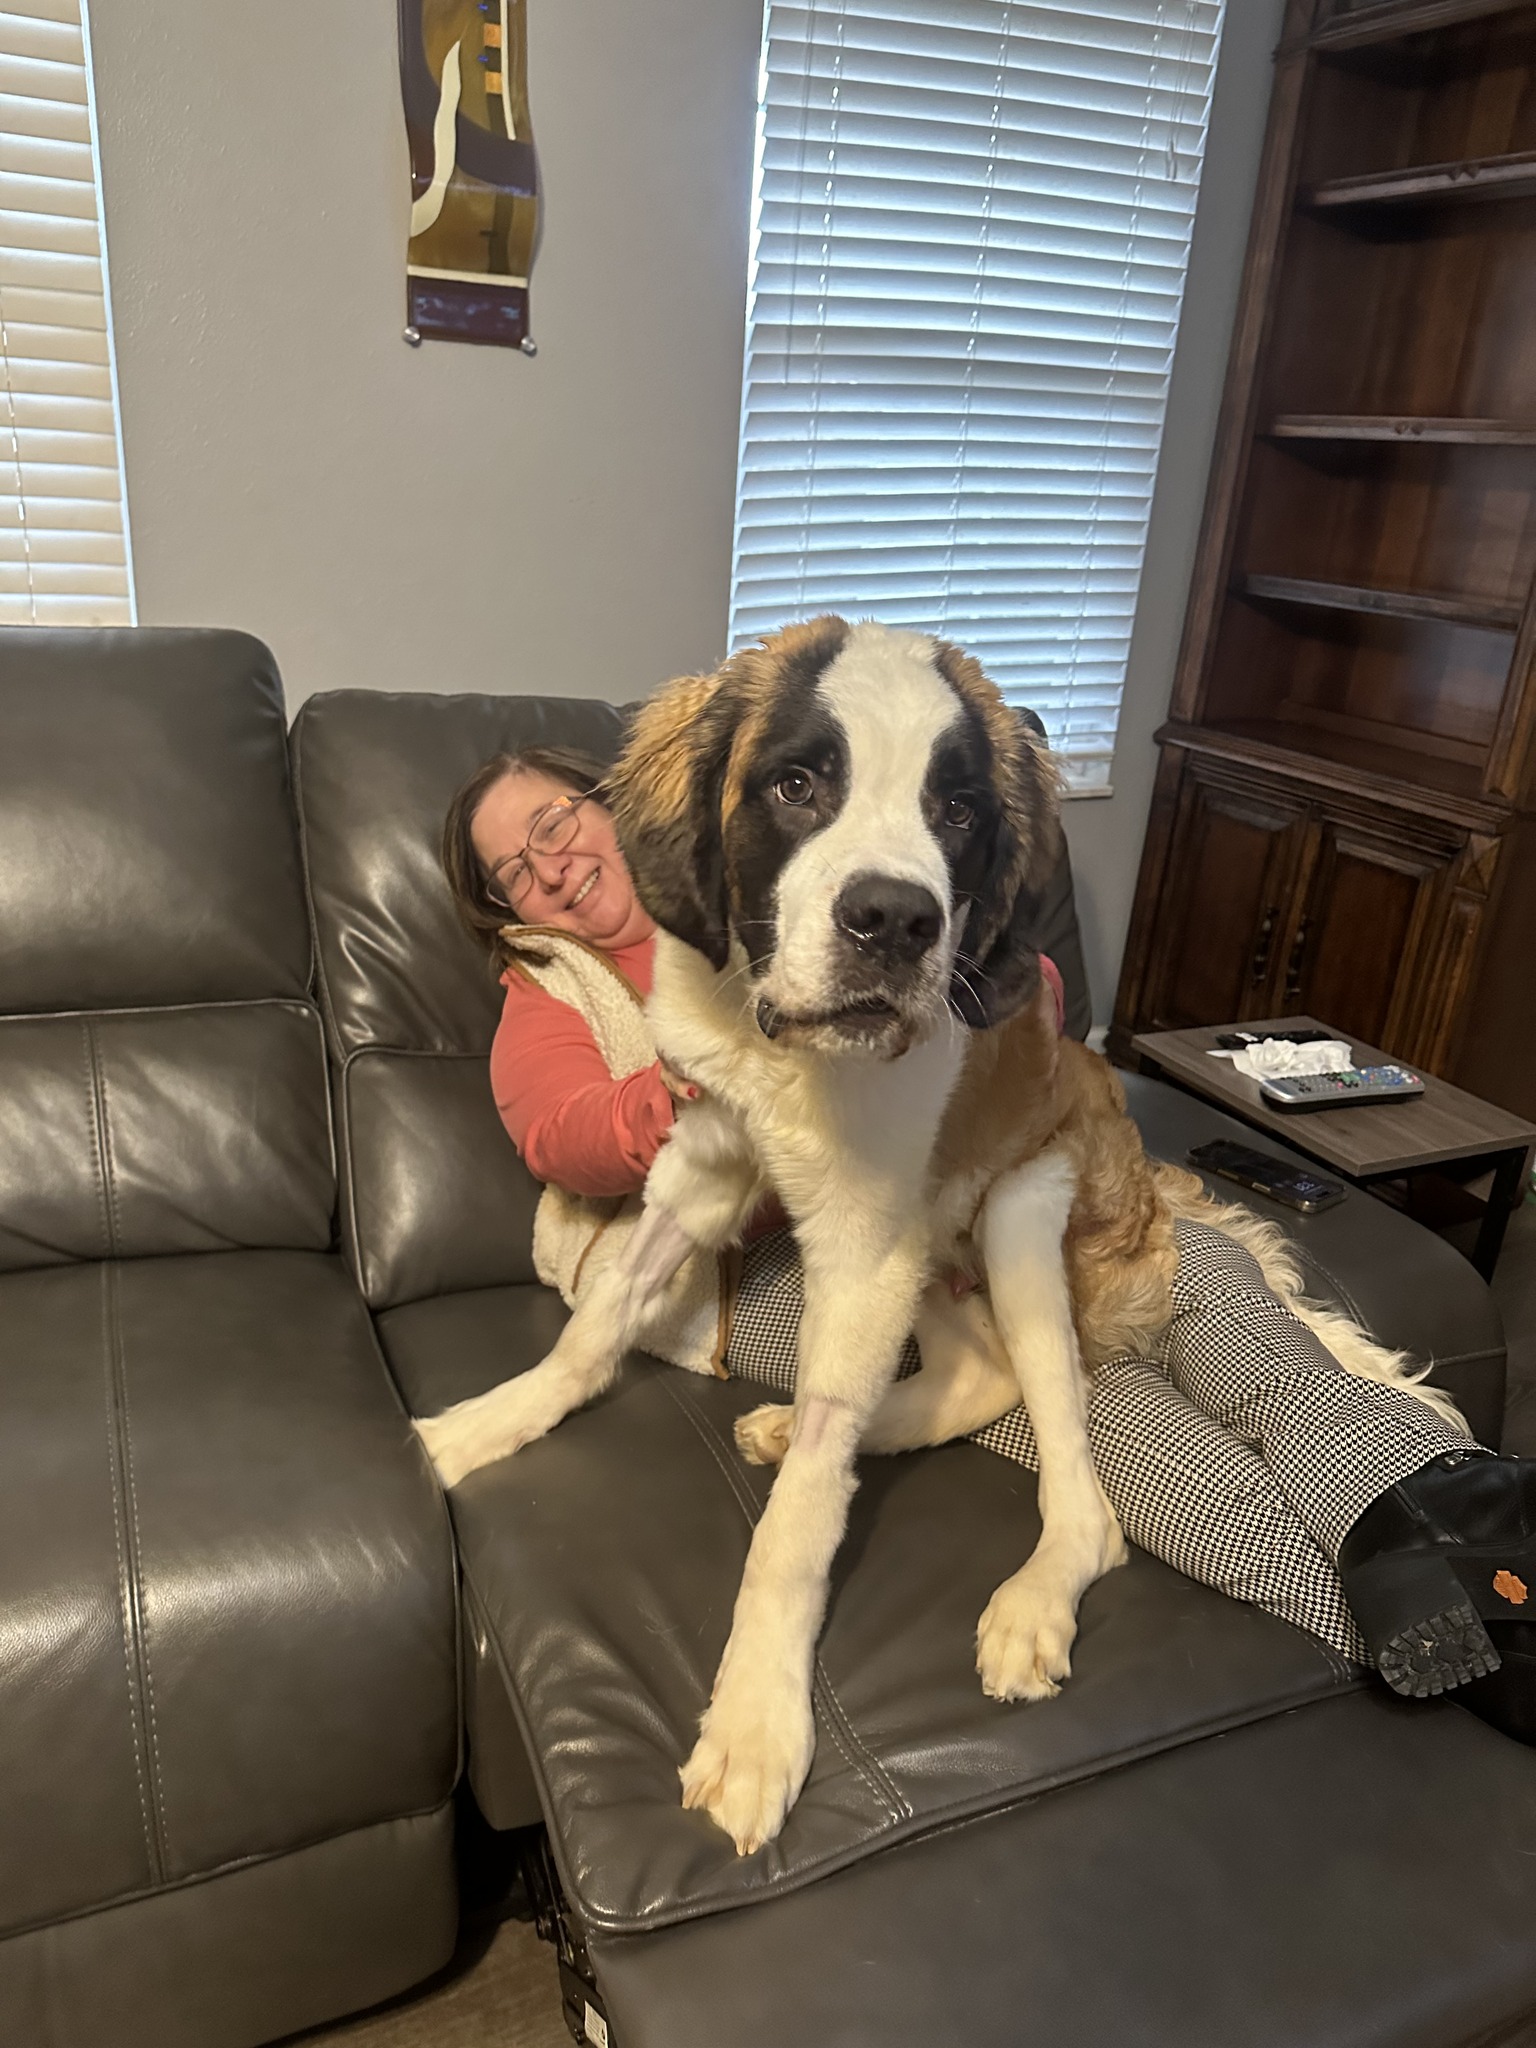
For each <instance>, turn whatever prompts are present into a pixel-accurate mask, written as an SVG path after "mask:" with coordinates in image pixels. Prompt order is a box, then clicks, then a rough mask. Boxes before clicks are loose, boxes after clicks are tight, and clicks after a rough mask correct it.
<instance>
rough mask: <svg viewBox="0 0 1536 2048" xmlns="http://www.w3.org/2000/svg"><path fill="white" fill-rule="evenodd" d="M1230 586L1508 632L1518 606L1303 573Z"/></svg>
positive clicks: (1375, 614)
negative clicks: (1332, 580)
mask: <svg viewBox="0 0 1536 2048" xmlns="http://www.w3.org/2000/svg"><path fill="white" fill-rule="evenodd" d="M1234 588H1235V589H1237V590H1238V591H1240V592H1241V593H1242V595H1243V596H1244V597H1256V598H1263V599H1265V600H1267V601H1268V602H1270V603H1274V604H1294V605H1306V606H1309V607H1311V608H1312V609H1315V610H1320V611H1335V612H1357V613H1363V614H1366V615H1367V616H1369V617H1372V618H1387V619H1419V620H1429V621H1432V622H1433V623H1435V624H1437V625H1445V626H1476V627H1478V628H1480V629H1481V630H1483V631H1485V632H1492V633H1513V632H1514V631H1515V630H1516V628H1517V627H1518V626H1519V624H1520V620H1521V617H1522V616H1523V613H1524V609H1525V608H1524V606H1523V605H1519V604H1507V603H1501V602H1500V601H1499V600H1498V599H1497V598H1491V597H1443V596H1432V595H1430V594H1428V593H1425V592H1420V591H1416V590H1373V589H1370V588H1368V587H1367V586H1366V585H1364V584H1358V583H1320V582H1313V581H1311V580H1310V579H1308V578H1306V577H1303V576H1242V577H1239V579H1238V580H1237V582H1236V584H1235V585H1234Z"/></svg>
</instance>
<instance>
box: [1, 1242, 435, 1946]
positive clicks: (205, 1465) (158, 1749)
mask: <svg viewBox="0 0 1536 2048" xmlns="http://www.w3.org/2000/svg"><path fill="white" fill-rule="evenodd" d="M0 1329H3V1331H4V1346H3V1356H0V1641H3V1642H4V1643H5V1644H6V1645H7V1648H6V1652H5V1655H4V1656H0V1727H3V1728H4V1729H5V1741H4V1743H3V1745H0V1841H3V1842H4V1844H5V1853H4V1855H3V1856H0V1932H5V1931H11V1930H15V1929H18V1928H21V1927H26V1926H30V1925H37V1924H39V1923H41V1922H43V1921H46V1920H49V1919H52V1918H56V1917H57V1916H59V1915H63V1914H68V1913H72V1912H78V1911H81V1910H83V1909H85V1908H88V1907H94V1906H98V1905H101V1904H103V1903H106V1902H108V1901H111V1900H117V1899H122V1898H125V1897H129V1896H133V1895H136V1894H138V1893H141V1892H144V1891H147V1890H152V1889H157V1888H159V1887H161V1886H163V1885H166V1884H172V1883H176V1882H180V1881H183V1880H186V1879H188V1878H191V1877H193V1876H196V1875H199V1874H201V1873H205V1872H208V1871H211V1870H215V1869H218V1868H220V1867H223V1866H226V1865H229V1864H231V1863H233V1862H236V1861H239V1860H243V1859H251V1858H257V1857H262V1856H271V1855H274V1854H277V1853H278V1852H280V1851H283V1850H287V1849H291V1848H294V1847H296V1846H298V1845H300V1844H303V1843H308V1842H316V1841H319V1840H321V1839H323V1838H325V1837H327V1836H331V1835H337V1834H341V1833H344V1832H346V1831H349V1830H352V1829H355V1828H359V1827H363V1826H366V1825H369V1824H371V1823H375V1822H378V1821H382V1820H387V1819H392V1818H395V1817H398V1816H400V1815H402V1814H407V1813H412V1812H427V1811H430V1810H433V1809H435V1808H437V1807H438V1806H440V1805H441V1803H442V1801H443V1800H444V1799H445V1797H446V1796H447V1793H448V1790H449V1787H450V1786H451V1784H452V1782H453V1778H454V1775H455V1770H456V1747H457V1720H458V1716H457V1677H456V1636H455V1601H454V1563H453V1556H452V1549H451V1545H450V1542H449V1538H448V1529H447V1524H446V1518H445V1516H444V1513H443V1507H442V1501H441V1497H440V1495H439V1494H438V1492H437V1490H436V1488H435V1486H434V1484H433V1481H432V1477H431V1473H430V1471H429V1469H428V1467H427V1465H426V1462H425V1459H424V1457H423V1455H422V1453H421V1451H420V1448H419V1446H418V1444H417V1442H416V1440H415V1438H414V1437H413V1435H412V1433H411V1431H410V1428H409V1426H408V1424H407V1422H406V1420H405V1417H404V1415H403V1414H402V1412H401V1410H400V1406H399V1403H398V1400H397V1399H396V1396H395V1394H394V1391H393V1389H392V1388H391V1386H390V1384H389V1381H388V1377H387V1375H386V1373H385V1371H384V1368H383V1363H382V1361H381V1359H380V1357H379V1353H378V1350H377V1347H376V1344H375V1342H374V1339H373V1334H372V1331H371V1329H370V1327H369V1323H368V1318H367V1315H366V1313H365V1311H364V1310H363V1308H362V1305H361V1303H360V1302H359V1301H358V1299H357V1295H356V1292H355V1290H354V1288H353V1286H352V1283H351V1281H350V1279H349V1278H348V1276H347V1273H346V1270H345V1268H344V1266H343V1265H342V1264H341V1262H340V1260H338V1259H335V1258H332V1257H328V1256H326V1255H323V1254H316V1253H306V1252H273V1251H252V1252H232V1253H213V1254H210V1255H207V1256H204V1257H186V1258H168V1259H142V1260H134V1261H131V1262H128V1263H124V1264H116V1263H109V1264H102V1265H91V1266H64V1267H55V1268H52V1269H51V1270H47V1271H41V1272H31V1273H15V1274H10V1275H7V1276H5V1277H4V1278H0Z"/></svg>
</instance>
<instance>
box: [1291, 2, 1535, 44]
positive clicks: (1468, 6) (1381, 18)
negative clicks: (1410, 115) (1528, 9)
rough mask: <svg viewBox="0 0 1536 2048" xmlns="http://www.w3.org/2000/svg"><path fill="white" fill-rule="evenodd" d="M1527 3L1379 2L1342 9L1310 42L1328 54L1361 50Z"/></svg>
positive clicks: (1514, 11)
mask: <svg viewBox="0 0 1536 2048" xmlns="http://www.w3.org/2000/svg"><path fill="white" fill-rule="evenodd" d="M1527 4H1528V0H1379V4H1377V5H1374V6H1362V7H1344V8H1340V9H1339V10H1338V11H1337V12H1336V13H1334V14H1332V15H1331V16H1328V17H1326V18H1325V19H1324V20H1323V22H1322V25H1321V26H1320V27H1318V28H1314V29H1313V30H1312V32H1311V37H1310V42H1311V47H1312V48H1313V49H1314V50H1320V51H1323V52H1325V53H1326V52H1328V51H1333V50H1361V49H1365V48H1368V47H1369V46H1370V45H1371V44H1373V43H1386V42H1397V41H1398V40H1400V39H1401V38H1402V37H1404V36H1416V35H1426V34H1428V33H1429V32H1430V31H1431V30H1433V29H1444V28H1455V27H1458V26H1460V25H1461V24H1462V23H1464V22H1473V21H1484V20H1486V19H1487V18H1488V17H1489V16H1490V15H1496V14H1517V13H1519V12H1520V10H1521V9H1522V8H1523V7H1524V6H1526V5H1527Z"/></svg>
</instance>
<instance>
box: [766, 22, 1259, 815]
mask: <svg viewBox="0 0 1536 2048" xmlns="http://www.w3.org/2000/svg"><path fill="white" fill-rule="evenodd" d="M1221 19H1222V0H1082V4H1079V5H1075V6H1074V5H1070V4H1059V5H1054V6H1027V5H1021V4H1010V0H813V4H810V5H799V6H794V5H789V4H784V0H768V4H767V9H766V19H765V28H764V44H763V62H762V69H761V75H760V106H759V117H758V138H757V166H756V180H755V187H754V200H753V237H752V269H751V279H750V290H749V299H748V311H747V351H746V375H745V386H744V395H743V404H742V429H741V460H740V472H739V483H738V495H737V515H736V553H735V563H734V570H733V576H732V592H731V636H732V644H733V645H737V646H739V645H741V644H742V643H743V642H745V641H748V640H751V639H753V638H755V637H756V635H758V634H759V633H762V632H766V631H768V630H770V629H771V628H773V627H775V626H778V625H780V624H782V623H783V622H785V621H786V620H789V619H794V618H806V617H810V616H813V615H814V614H815V613H817V612H819V611H840V612H843V613H845V614H847V615H849V616H851V617H874V618H879V619H883V620H885V621H887V622H888V623H891V624H907V625H912V626H916V627H921V628H924V629H926V630H931V631H935V632H940V633H943V634H945V635H947V636H948V637H950V638H952V639H954V640H957V641H959V642H960V643H961V645H963V646H964V647H966V648H967V649H968V650H969V651H970V652H972V653H974V654H975V655H977V656H978V657H979V658H980V659H981V661H982V662H983V664H984V665H985V666H986V668H987V669H988V672H989V673H990V674H991V675H992V676H993V677H994V678H995V679H996V681H997V682H998V683H999V684H1001V685H1002V687H1003V689H1004V690H1005V692H1006V693H1007V695H1008V696H1009V698H1010V699H1012V700H1013V701H1015V702H1017V703H1020V704H1028V705H1031V706H1032V707H1033V708H1034V709H1035V710H1036V711H1038V712H1039V713H1040V715H1041V717H1042V718H1043V719H1044V721H1045V723H1046V726H1047V728H1048V730H1049V732H1050V735H1051V738H1052V741H1053V743H1054V744H1055V745H1056V747H1057V748H1058V749H1059V750H1060V751H1061V753H1062V755H1063V757H1064V759H1065V761H1066V763H1067V767H1068V772H1069V775H1070V777H1071V779H1072V782H1073V784H1074V786H1075V787H1077V788H1078V789H1081V790H1083V791H1085V792H1086V791H1091V790H1101V791H1104V790H1107V789H1108V786H1109V768H1110V759H1111V755H1112V753H1113V749H1114V736H1115V727H1116V723H1117V720H1118V716H1119V704H1120V694H1121V690H1122V687H1123V685H1124V681H1125V665H1126V654H1127V650H1128V648H1129V644H1130V635H1131V623H1132V616H1133V613H1134V610H1135V605H1136V592H1137V585H1138V582H1139V579H1140V573H1141V562H1142V554H1143V549H1144V544H1145V540H1146V530H1147V515H1148V510H1149V506H1150V502H1151V496H1152V485H1153V478H1154V473H1155V470H1156V466H1157V455H1158V446H1159V442H1160V440H1161V437H1162V426H1163V412H1164V404H1165V400H1166V396H1167V388H1168V371H1169V365H1170V362H1171V359H1172V355H1173V346H1174V340H1175V337H1176V334H1177V331H1178V322H1179V306H1180V301H1181V298H1182V295H1183V289H1184V272H1185V265H1186V259H1187V257H1188V252H1189V237H1190V227H1191V223H1192V220H1193V216H1194V208H1195V196H1196V191H1197V188H1198V184H1199V176H1200V167H1201V160H1202V157H1203V154H1204V147H1205V132H1206V121H1207V115H1208V111H1209V106H1210V96H1211V84H1212V78H1213V75H1214V72H1215V65H1216V51H1217V43H1218V40H1219V36H1220V30H1221Z"/></svg>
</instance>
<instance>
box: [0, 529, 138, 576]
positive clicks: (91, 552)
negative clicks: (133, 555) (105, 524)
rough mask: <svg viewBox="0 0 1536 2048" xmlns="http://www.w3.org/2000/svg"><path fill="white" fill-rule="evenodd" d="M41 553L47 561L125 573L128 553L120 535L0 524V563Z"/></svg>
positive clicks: (23, 560) (21, 560) (16, 560)
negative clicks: (113, 569) (85, 564)
mask: <svg viewBox="0 0 1536 2048" xmlns="http://www.w3.org/2000/svg"><path fill="white" fill-rule="evenodd" d="M37 554H41V555H43V556H45V557H46V558H47V560H49V561H50V562H82V563H88V564H90V565H92V566H93V567H96V568H116V569H123V570H126V568H127V565H128V550H127V549H126V548H125V547H124V545H123V536H122V534H121V533H120V532H117V531H115V530H114V531H112V532H110V533H92V532H91V531H90V530H89V529H88V528H86V527H79V528H71V527H67V526H27V527H23V526H21V525H20V524H19V523H18V524H17V525H15V526H5V525H0V562H12V563H15V562H26V561H27V560H29V559H30V558H31V557H32V556H34V555H37Z"/></svg>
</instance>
